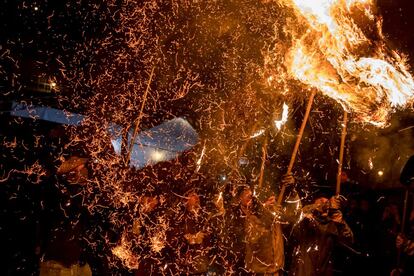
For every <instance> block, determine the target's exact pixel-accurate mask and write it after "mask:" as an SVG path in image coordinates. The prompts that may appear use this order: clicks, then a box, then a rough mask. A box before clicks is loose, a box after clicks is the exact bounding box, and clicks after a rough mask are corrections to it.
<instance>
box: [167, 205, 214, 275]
mask: <svg viewBox="0 0 414 276" xmlns="http://www.w3.org/2000/svg"><path fill="white" fill-rule="evenodd" d="M180 214H182V215H180ZM178 215H179V217H175V219H174V221H173V222H172V223H171V227H172V229H174V234H175V235H171V242H170V244H171V247H172V248H173V249H174V251H175V252H174V253H175V256H176V263H177V265H178V267H180V272H181V273H184V274H190V275H195V274H200V273H206V272H207V271H208V268H209V263H210V251H211V246H210V245H211V236H212V228H211V225H210V222H209V216H208V214H205V213H204V211H203V210H201V209H200V210H199V211H198V213H197V214H194V213H192V212H189V211H187V210H185V211H182V212H179V213H178Z"/></svg>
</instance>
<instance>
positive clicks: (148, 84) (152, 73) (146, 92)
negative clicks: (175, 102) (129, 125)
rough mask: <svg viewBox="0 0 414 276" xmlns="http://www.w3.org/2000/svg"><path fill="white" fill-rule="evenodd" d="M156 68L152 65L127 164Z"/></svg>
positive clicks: (127, 161) (127, 162) (127, 160)
mask: <svg viewBox="0 0 414 276" xmlns="http://www.w3.org/2000/svg"><path fill="white" fill-rule="evenodd" d="M154 69H155V66H154V67H152V70H151V74H150V77H149V80H148V83H147V89H145V92H144V98H143V99H142V103H141V108H140V110H139V114H138V117H137V120H136V122H135V128H134V133H133V134H132V139H131V143H130V145H129V149H128V155H127V159H126V164H127V165H128V164H129V161H130V159H131V153H132V149H133V147H134V144H135V139H136V138H137V134H138V129H139V125H140V123H141V119H142V113H143V112H144V107H145V103H146V101H147V96H148V91H149V89H150V86H151V82H152V77H153V76H154Z"/></svg>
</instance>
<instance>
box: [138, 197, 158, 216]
mask: <svg viewBox="0 0 414 276" xmlns="http://www.w3.org/2000/svg"><path fill="white" fill-rule="evenodd" d="M140 203H141V211H142V212H144V213H149V212H151V211H153V210H154V209H155V208H156V207H157V206H158V203H159V200H158V197H157V196H152V195H144V196H143V197H142V198H141V202H140Z"/></svg>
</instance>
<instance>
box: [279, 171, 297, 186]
mask: <svg viewBox="0 0 414 276" xmlns="http://www.w3.org/2000/svg"><path fill="white" fill-rule="evenodd" d="M282 185H284V186H285V187H290V186H293V185H295V178H294V177H293V175H292V174H291V173H289V174H285V175H283V176H282Z"/></svg>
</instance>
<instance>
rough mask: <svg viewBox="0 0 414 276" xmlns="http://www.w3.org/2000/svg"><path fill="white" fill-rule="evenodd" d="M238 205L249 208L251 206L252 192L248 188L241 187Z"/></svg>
mask: <svg viewBox="0 0 414 276" xmlns="http://www.w3.org/2000/svg"><path fill="white" fill-rule="evenodd" d="M238 197H239V202H240V205H241V206H243V207H251V206H252V205H253V192H252V190H251V189H250V187H249V186H243V187H241V188H240V191H239V193H238Z"/></svg>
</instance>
